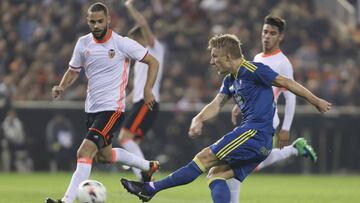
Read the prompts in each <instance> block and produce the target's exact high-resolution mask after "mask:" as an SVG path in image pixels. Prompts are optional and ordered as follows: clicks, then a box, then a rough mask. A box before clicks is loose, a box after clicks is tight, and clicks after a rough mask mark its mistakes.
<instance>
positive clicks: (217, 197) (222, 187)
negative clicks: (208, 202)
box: [209, 179, 230, 203]
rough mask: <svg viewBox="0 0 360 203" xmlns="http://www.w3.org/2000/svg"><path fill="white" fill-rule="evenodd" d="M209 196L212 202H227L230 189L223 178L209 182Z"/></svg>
mask: <svg viewBox="0 0 360 203" xmlns="http://www.w3.org/2000/svg"><path fill="white" fill-rule="evenodd" d="M209 187H210V189H211V198H212V200H213V202H214V203H229V202H230V190H229V187H228V186H227V184H226V181H225V180H223V179H217V180H214V181H213V182H211V183H210V185H209Z"/></svg>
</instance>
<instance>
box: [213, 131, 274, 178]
mask: <svg viewBox="0 0 360 203" xmlns="http://www.w3.org/2000/svg"><path fill="white" fill-rule="evenodd" d="M271 148H272V135H271V134H265V133H263V132H259V131H257V130H256V129H251V128H241V127H237V128H235V129H234V130H233V131H231V132H230V133H228V134H226V135H224V136H223V137H222V138H221V139H219V140H218V141H217V142H215V143H214V144H212V145H211V146H210V149H211V151H212V152H213V153H214V154H215V156H216V157H217V158H218V159H219V160H221V161H224V162H225V163H227V164H229V165H230V167H231V169H233V171H234V173H235V178H236V179H238V180H239V181H243V180H244V179H245V178H246V176H248V175H249V174H250V173H251V172H252V171H253V170H254V169H255V168H256V166H257V165H259V163H260V162H262V161H263V160H264V159H266V157H267V156H268V155H269V154H270V152H271Z"/></svg>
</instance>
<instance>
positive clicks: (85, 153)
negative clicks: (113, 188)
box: [46, 139, 98, 203]
mask: <svg viewBox="0 0 360 203" xmlns="http://www.w3.org/2000/svg"><path fill="white" fill-rule="evenodd" d="M97 151H98V149H97V146H96V144H94V143H93V142H92V141H90V140H87V139H84V141H83V142H82V144H81V146H80V147H79V149H78V152H77V165H76V170H75V172H74V173H73V175H72V177H71V181H70V184H69V185H68V188H67V190H66V192H65V195H64V197H63V198H62V199H61V200H53V199H50V198H48V199H47V200H46V203H62V202H64V203H72V202H73V201H74V200H75V199H76V193H77V187H78V186H79V184H80V183H81V182H82V181H84V180H86V179H88V178H89V176H90V172H91V166H92V160H93V157H94V156H95V154H96V152H97Z"/></svg>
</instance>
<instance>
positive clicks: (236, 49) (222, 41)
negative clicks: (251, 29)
mask: <svg viewBox="0 0 360 203" xmlns="http://www.w3.org/2000/svg"><path fill="white" fill-rule="evenodd" d="M212 48H217V49H223V50H225V51H226V53H229V54H230V55H231V56H232V57H233V58H236V59H237V58H242V51H241V42H240V40H239V38H238V37H237V36H236V35H233V34H219V35H215V36H214V37H212V38H211V39H210V40H209V46H208V49H209V50H211V49H212Z"/></svg>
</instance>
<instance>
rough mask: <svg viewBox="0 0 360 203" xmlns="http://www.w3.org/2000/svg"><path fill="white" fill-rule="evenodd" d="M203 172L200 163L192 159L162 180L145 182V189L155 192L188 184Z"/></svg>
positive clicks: (151, 192)
mask: <svg viewBox="0 0 360 203" xmlns="http://www.w3.org/2000/svg"><path fill="white" fill-rule="evenodd" d="M202 173H203V171H202V170H201V169H200V167H199V166H198V164H196V163H195V161H191V162H190V163H188V164H187V165H186V166H184V167H181V168H179V169H178V170H176V171H175V172H174V173H172V174H170V175H169V176H167V177H166V178H164V179H162V180H159V181H156V182H149V183H145V189H146V190H147V191H148V192H149V193H150V194H155V193H157V192H159V191H161V190H164V189H167V188H170V187H175V186H178V185H185V184H188V183H190V182H192V181H193V180H195V179H196V178H197V177H199V176H200V175H201V174H202Z"/></svg>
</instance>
